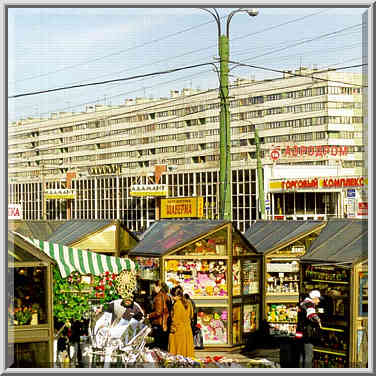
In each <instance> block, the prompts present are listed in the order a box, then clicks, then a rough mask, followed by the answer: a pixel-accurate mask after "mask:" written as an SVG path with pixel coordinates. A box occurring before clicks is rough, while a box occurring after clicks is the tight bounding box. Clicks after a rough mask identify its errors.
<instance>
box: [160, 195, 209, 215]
mask: <svg viewBox="0 0 376 376" xmlns="http://www.w3.org/2000/svg"><path fill="white" fill-rule="evenodd" d="M203 216H204V198H203V197H182V198H166V199H162V200H161V218H202V217H203Z"/></svg>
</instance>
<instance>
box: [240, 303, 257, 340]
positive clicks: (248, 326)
mask: <svg viewBox="0 0 376 376" xmlns="http://www.w3.org/2000/svg"><path fill="white" fill-rule="evenodd" d="M259 310H260V305H259V304H245V305H244V308H243V331H244V333H251V332H253V331H255V330H257V329H258V328H259V322H258V320H259Z"/></svg>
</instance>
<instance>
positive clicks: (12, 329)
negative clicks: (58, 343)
mask: <svg viewBox="0 0 376 376" xmlns="http://www.w3.org/2000/svg"><path fill="white" fill-rule="evenodd" d="M12 240H13V241H14V243H11V242H9V247H8V254H9V255H10V256H9V258H8V260H9V261H8V281H9V283H10V285H9V286H8V287H9V291H12V292H13V294H12V295H11V294H9V295H8V350H9V354H13V366H15V367H21V368H28V367H44V366H45V365H46V364H50V362H51V361H52V359H53V319H52V267H53V261H52V259H50V258H49V257H47V256H46V255H45V254H43V253H42V252H40V251H39V250H37V249H36V248H35V247H34V246H32V245H31V244H29V243H27V242H25V241H23V239H20V238H19V237H18V236H15V237H14V238H13V239H12ZM23 260H26V261H23Z"/></svg>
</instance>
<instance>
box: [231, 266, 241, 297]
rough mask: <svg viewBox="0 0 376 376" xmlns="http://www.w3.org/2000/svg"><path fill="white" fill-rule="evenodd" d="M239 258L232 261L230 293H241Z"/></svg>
mask: <svg viewBox="0 0 376 376" xmlns="http://www.w3.org/2000/svg"><path fill="white" fill-rule="evenodd" d="M240 290H241V284H240V260H237V261H233V263H232V295H235V296H236V295H241V291H240Z"/></svg>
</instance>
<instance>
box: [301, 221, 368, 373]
mask: <svg viewBox="0 0 376 376" xmlns="http://www.w3.org/2000/svg"><path fill="white" fill-rule="evenodd" d="M301 262H302V269H301V271H302V286H301V290H302V298H303V297H304V296H305V295H307V294H308V293H309V291H310V290H312V289H318V290H320V292H321V295H322V301H321V302H320V306H319V308H321V309H322V310H323V312H322V313H320V316H321V321H322V324H323V327H324V329H323V330H322V331H321V336H320V341H321V343H320V344H319V345H318V346H315V347H314V364H313V366H314V367H316V368H342V367H350V368H356V367H361V368H364V367H367V362H368V339H367V337H368V335H367V334H368V221H367V220H356V219H339V220H337V219H335V220H330V221H329V222H328V224H327V225H326V227H325V228H324V229H323V230H322V232H321V233H320V235H319V236H318V238H317V239H316V240H315V241H314V242H313V243H312V245H311V247H310V249H309V251H308V252H307V254H306V255H304V256H303V257H302V258H301Z"/></svg>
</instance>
